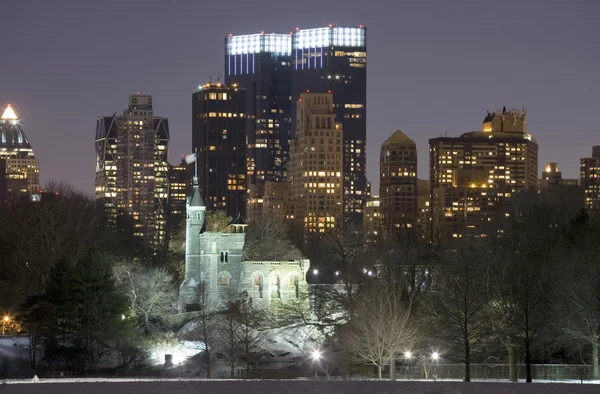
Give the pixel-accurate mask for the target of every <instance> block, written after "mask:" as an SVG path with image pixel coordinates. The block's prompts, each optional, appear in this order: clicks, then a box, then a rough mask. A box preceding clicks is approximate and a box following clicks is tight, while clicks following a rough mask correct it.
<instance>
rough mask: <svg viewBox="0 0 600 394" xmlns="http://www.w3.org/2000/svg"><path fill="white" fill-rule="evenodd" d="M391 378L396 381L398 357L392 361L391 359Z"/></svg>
mask: <svg viewBox="0 0 600 394" xmlns="http://www.w3.org/2000/svg"><path fill="white" fill-rule="evenodd" d="M390 380H391V381H392V382H395V381H396V359H395V358H393V359H392V361H390Z"/></svg>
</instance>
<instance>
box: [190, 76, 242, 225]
mask: <svg viewBox="0 0 600 394" xmlns="http://www.w3.org/2000/svg"><path fill="white" fill-rule="evenodd" d="M192 113H193V118H192V146H193V148H194V151H195V152H197V160H198V165H199V167H198V181H199V184H200V188H201V190H202V192H203V193H204V197H205V200H206V206H207V209H208V210H209V211H212V210H215V209H221V210H224V211H226V212H227V215H228V216H231V217H234V218H235V217H237V216H238V215H242V217H245V215H246V172H247V171H246V129H247V122H248V119H247V116H246V92H245V91H244V90H242V89H239V88H238V86H237V85H236V84H233V85H231V86H229V85H225V84H223V83H221V82H218V81H217V82H216V83H213V82H209V83H207V84H205V85H203V86H201V87H200V88H199V90H198V91H197V92H195V93H194V94H193V95H192Z"/></svg>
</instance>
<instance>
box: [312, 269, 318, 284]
mask: <svg viewBox="0 0 600 394" xmlns="http://www.w3.org/2000/svg"><path fill="white" fill-rule="evenodd" d="M318 274H319V270H318V269H316V268H315V269H314V270H313V285H316V284H317V275H318Z"/></svg>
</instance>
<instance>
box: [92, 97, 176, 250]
mask: <svg viewBox="0 0 600 394" xmlns="http://www.w3.org/2000/svg"><path fill="white" fill-rule="evenodd" d="M168 152H169V122H168V119H167V118H162V117H158V116H155V115H154V110H153V109H152V96H149V95H140V94H139V93H138V94H135V95H131V96H129V107H128V108H127V109H125V110H124V111H123V113H122V114H116V113H115V114H113V115H112V116H104V117H101V118H100V119H98V121H97V123H96V199H97V200H98V201H99V202H101V203H102V204H103V205H104V208H105V210H106V212H107V214H108V218H109V224H110V225H111V226H113V227H114V228H118V229H120V230H124V229H127V230H129V229H130V227H132V228H133V235H134V236H136V237H140V238H143V239H144V243H145V246H146V247H148V248H149V249H150V250H152V249H153V250H155V251H159V250H160V249H161V248H162V247H163V246H164V242H165V235H166V234H165V227H166V221H167V209H168V206H167V203H168V193H169V179H168V162H167V155H168Z"/></svg>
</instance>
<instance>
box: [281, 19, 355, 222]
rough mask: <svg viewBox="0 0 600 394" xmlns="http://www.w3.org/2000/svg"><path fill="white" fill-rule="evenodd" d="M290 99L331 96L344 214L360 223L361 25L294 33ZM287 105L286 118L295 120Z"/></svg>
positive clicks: (294, 112) (293, 109)
mask: <svg viewBox="0 0 600 394" xmlns="http://www.w3.org/2000/svg"><path fill="white" fill-rule="evenodd" d="M291 90H292V98H293V99H294V100H297V99H298V98H299V97H300V94H301V93H304V92H311V93H326V92H331V93H333V95H334V97H335V106H334V108H333V112H334V113H335V115H336V120H337V121H338V122H341V123H342V126H341V127H342V128H343V130H344V142H343V154H344V156H343V163H344V169H343V173H344V211H345V213H346V215H348V216H349V217H351V218H352V219H353V220H354V221H355V222H357V223H360V222H361V221H362V213H361V212H362V209H363V205H364V202H365V199H366V194H367V193H366V187H367V179H366V140H367V30H366V28H365V27H364V26H360V27H342V26H333V25H330V26H329V27H323V28H317V29H302V30H300V29H298V30H296V31H295V32H294V34H293V42H292V89H291ZM297 115H298V114H297V111H296V109H295V108H294V107H293V106H292V119H293V121H294V122H296V121H297V120H299V119H298V116H297Z"/></svg>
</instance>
